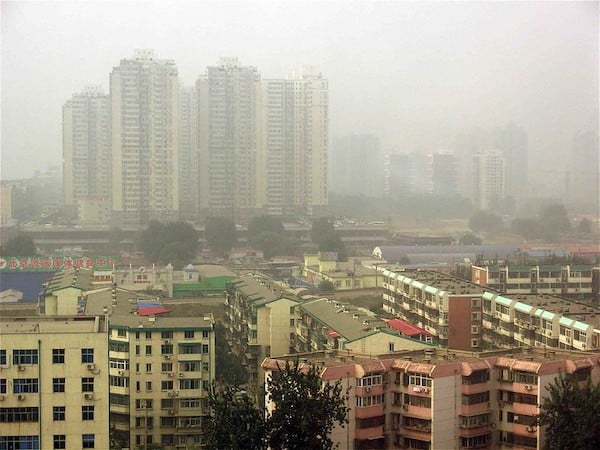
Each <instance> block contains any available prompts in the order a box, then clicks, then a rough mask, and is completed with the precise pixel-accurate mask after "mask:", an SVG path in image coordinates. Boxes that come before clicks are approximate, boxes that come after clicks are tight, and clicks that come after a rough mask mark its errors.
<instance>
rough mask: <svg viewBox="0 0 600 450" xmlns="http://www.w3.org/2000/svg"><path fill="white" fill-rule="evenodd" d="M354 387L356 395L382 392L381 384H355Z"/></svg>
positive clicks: (366, 395)
mask: <svg viewBox="0 0 600 450" xmlns="http://www.w3.org/2000/svg"><path fill="white" fill-rule="evenodd" d="M354 389H355V391H354V392H355V394H356V396H357V397H369V396H371V395H380V394H383V385H382V384H376V385H373V386H356V387H355V388H354Z"/></svg>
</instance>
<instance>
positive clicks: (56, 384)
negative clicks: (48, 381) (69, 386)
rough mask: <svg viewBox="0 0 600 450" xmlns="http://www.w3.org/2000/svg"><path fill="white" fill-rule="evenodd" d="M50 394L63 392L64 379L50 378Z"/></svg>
mask: <svg viewBox="0 0 600 450" xmlns="http://www.w3.org/2000/svg"><path fill="white" fill-rule="evenodd" d="M52 392H65V379H64V378H52Z"/></svg>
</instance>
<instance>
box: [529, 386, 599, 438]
mask: <svg viewBox="0 0 600 450" xmlns="http://www.w3.org/2000/svg"><path fill="white" fill-rule="evenodd" d="M599 417H600V383H593V382H592V381H591V377H588V378H587V380H586V381H580V380H579V379H578V377H575V376H573V375H561V376H560V377H559V378H556V379H555V380H554V381H553V382H552V383H550V385H549V386H548V395H547V396H546V397H544V399H543V401H542V405H541V408H540V414H539V416H538V422H539V424H540V425H542V426H544V427H546V438H547V441H546V446H545V448H546V449H552V450H572V449H581V450H583V449H593V448H594V449H596V448H600V420H598V418H599Z"/></svg>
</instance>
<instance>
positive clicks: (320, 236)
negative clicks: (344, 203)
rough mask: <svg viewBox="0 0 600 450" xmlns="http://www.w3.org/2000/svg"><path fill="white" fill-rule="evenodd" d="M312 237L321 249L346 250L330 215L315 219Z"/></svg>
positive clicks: (326, 250) (327, 250)
mask: <svg viewBox="0 0 600 450" xmlns="http://www.w3.org/2000/svg"><path fill="white" fill-rule="evenodd" d="M310 238H311V240H312V241H313V242H314V243H315V244H317V247H318V248H319V251H323V252H343V250H344V244H343V243H342V239H341V238H340V235H339V234H338V232H337V231H335V228H334V226H333V222H332V221H331V219H329V218H328V217H319V218H318V219H315V220H313V224H312V229H311V232H310Z"/></svg>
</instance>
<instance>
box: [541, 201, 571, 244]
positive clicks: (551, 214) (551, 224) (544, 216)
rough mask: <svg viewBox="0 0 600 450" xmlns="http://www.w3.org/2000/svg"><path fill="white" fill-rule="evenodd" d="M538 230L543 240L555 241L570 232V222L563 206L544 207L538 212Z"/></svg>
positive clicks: (556, 204) (555, 204)
mask: <svg viewBox="0 0 600 450" xmlns="http://www.w3.org/2000/svg"><path fill="white" fill-rule="evenodd" d="M539 230H540V232H541V236H542V237H543V238H545V239H555V238H556V237H557V236H559V235H561V234H564V233H568V232H569V231H571V222H570V221H569V217H568V215H567V209H566V208H565V207H564V205H561V204H559V203H553V204H550V205H546V206H544V207H543V208H542V210H541V211H540V216H539Z"/></svg>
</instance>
